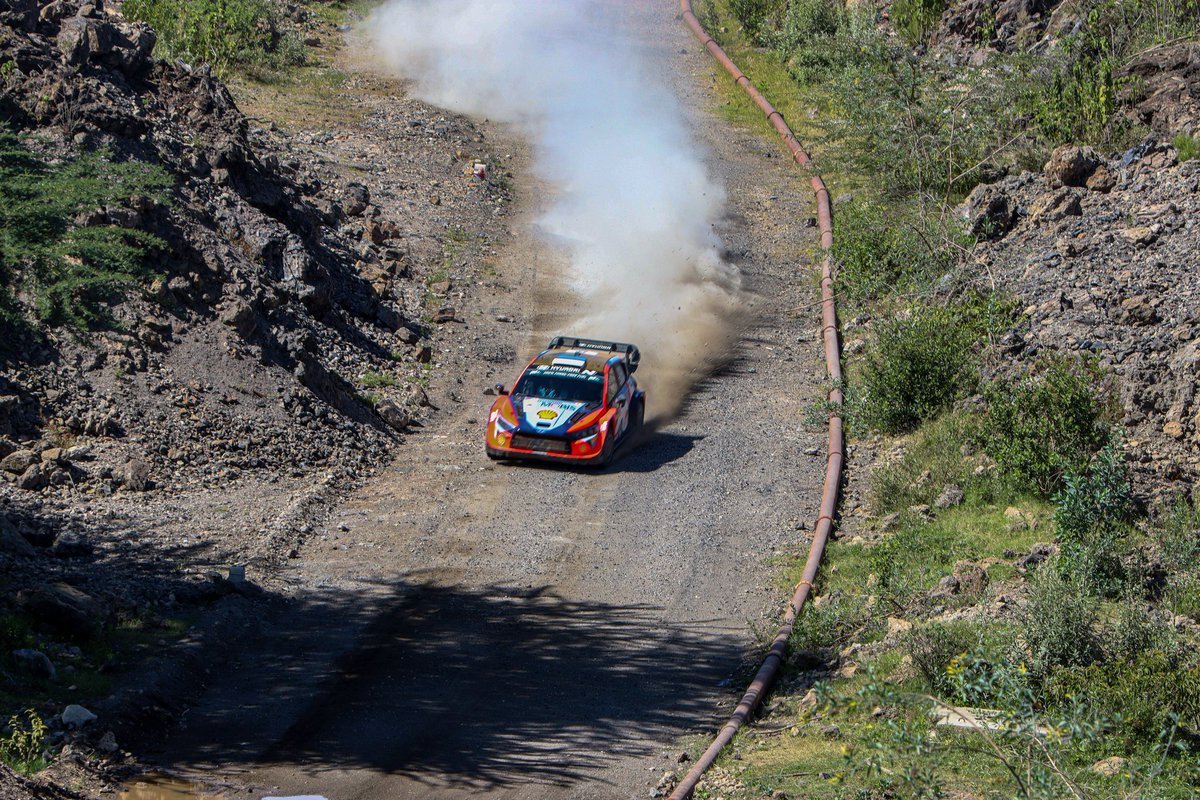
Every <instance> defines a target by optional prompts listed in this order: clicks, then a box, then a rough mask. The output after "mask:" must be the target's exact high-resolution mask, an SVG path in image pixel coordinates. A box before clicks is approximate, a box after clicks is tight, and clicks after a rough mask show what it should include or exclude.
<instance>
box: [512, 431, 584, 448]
mask: <svg viewBox="0 0 1200 800" xmlns="http://www.w3.org/2000/svg"><path fill="white" fill-rule="evenodd" d="M512 446H513V447H515V448H517V449H518V450H533V451H535V452H538V453H570V452H571V443H570V442H564V441H563V440H561V439H547V438H543V437H541V436H524V435H522V434H519V433H518V434H517V435H516V436H514V437H513V439H512Z"/></svg>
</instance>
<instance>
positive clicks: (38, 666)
mask: <svg viewBox="0 0 1200 800" xmlns="http://www.w3.org/2000/svg"><path fill="white" fill-rule="evenodd" d="M12 655H13V660H14V661H16V663H17V666H18V667H19V668H20V669H21V670H23V671H24V672H27V673H29V674H30V675H33V676H36V677H38V678H44V679H46V680H54V676H55V675H56V674H57V672H58V671H57V670H56V669H55V668H54V664H53V662H51V661H50V657H49V656H47V655H46V654H45V653H43V652H42V651H41V650H33V649H30V648H21V649H20V650H13V651H12Z"/></svg>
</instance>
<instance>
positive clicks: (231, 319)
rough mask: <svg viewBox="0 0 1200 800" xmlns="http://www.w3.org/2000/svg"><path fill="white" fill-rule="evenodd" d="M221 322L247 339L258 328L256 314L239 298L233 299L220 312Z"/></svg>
mask: <svg viewBox="0 0 1200 800" xmlns="http://www.w3.org/2000/svg"><path fill="white" fill-rule="evenodd" d="M221 322H223V323H225V324H226V325H228V326H229V327H231V328H233V329H234V330H235V331H237V335H238V336H240V337H242V338H243V339H247V340H248V339H249V338H250V337H251V336H253V335H254V331H255V330H257V329H258V314H257V313H255V311H254V309H253V308H251V307H250V305H249V304H248V303H247V302H246V301H244V300H241V299H238V300H234V301H233V302H232V303H230V304H229V306H228V307H227V308H226V309H225V310H224V311H222V312H221Z"/></svg>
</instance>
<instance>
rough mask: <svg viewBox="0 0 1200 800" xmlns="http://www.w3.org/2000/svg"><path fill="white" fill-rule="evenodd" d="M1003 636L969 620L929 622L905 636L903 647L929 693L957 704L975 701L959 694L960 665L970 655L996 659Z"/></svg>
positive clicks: (1000, 653)
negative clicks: (905, 647)
mask: <svg viewBox="0 0 1200 800" xmlns="http://www.w3.org/2000/svg"><path fill="white" fill-rule="evenodd" d="M1007 639H1008V635H1007V632H1005V631H999V630H996V629H991V628H988V627H985V626H984V625H981V624H980V623H978V622H975V621H971V620H953V621H949V622H932V623H930V624H928V625H926V626H924V627H922V628H918V629H916V630H914V631H913V632H912V633H911V634H910V635H909V637H908V641H907V649H908V652H909V654H910V655H911V657H912V662H913V667H915V668H916V670H917V672H918V673H919V674H920V676H921V679H922V680H923V681H924V683H925V686H926V687H927V688H928V689H929V691H930V693H931V694H933V695H934V696H936V697H939V698H942V699H945V700H953V701H956V702H960V703H964V702H979V698H971V699H970V700H968V699H967V698H966V697H964V696H963V695H962V692H961V687H962V681H961V677H962V675H961V668H962V664H963V663H964V661H965V660H966V659H967V658H969V657H971V656H972V654H974V655H976V656H979V657H981V658H986V660H988V661H991V662H997V663H998V662H1000V661H1001V660H1002V659H1003V657H1004V651H1005V649H1007V641H1006V640H1007Z"/></svg>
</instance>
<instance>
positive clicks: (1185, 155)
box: [1171, 133, 1200, 161]
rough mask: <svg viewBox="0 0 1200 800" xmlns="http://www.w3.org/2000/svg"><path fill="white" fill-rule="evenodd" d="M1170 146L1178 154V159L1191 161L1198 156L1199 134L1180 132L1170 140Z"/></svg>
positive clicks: (1199, 155) (1199, 153) (1199, 147)
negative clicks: (1191, 134)
mask: <svg viewBox="0 0 1200 800" xmlns="http://www.w3.org/2000/svg"><path fill="white" fill-rule="evenodd" d="M1171 146H1172V147H1174V148H1175V152H1176V153H1178V154H1179V160H1180V161H1192V160H1195V159H1197V158H1200V136H1188V135H1187V134H1186V133H1181V134H1179V135H1178V136H1176V137H1175V138H1174V139H1172V140H1171Z"/></svg>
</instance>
